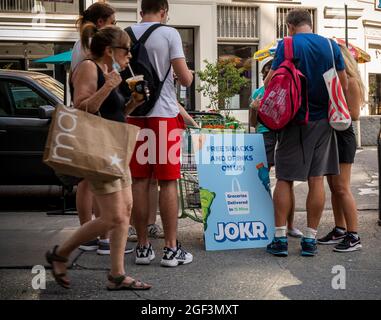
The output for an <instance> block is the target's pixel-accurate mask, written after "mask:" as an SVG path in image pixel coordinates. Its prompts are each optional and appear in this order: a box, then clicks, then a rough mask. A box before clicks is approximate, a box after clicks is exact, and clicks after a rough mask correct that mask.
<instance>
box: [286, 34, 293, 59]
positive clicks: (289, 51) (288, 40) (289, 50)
mask: <svg viewBox="0 0 381 320" xmlns="http://www.w3.org/2000/svg"><path fill="white" fill-rule="evenodd" d="M284 58H285V59H286V60H290V61H292V59H294V49H293V47H292V37H285V38H284Z"/></svg>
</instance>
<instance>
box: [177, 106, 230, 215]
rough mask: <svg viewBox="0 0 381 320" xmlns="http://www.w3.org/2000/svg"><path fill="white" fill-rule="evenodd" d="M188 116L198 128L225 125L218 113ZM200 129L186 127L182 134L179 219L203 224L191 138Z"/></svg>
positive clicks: (198, 113) (223, 119) (200, 113)
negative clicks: (188, 219)
mask: <svg viewBox="0 0 381 320" xmlns="http://www.w3.org/2000/svg"><path fill="white" fill-rule="evenodd" d="M189 114H190V115H191V116H192V117H193V119H194V120H195V121H196V122H197V124H198V125H199V126H200V128H203V127H205V126H206V127H208V126H209V125H214V126H216V125H221V126H223V125H224V123H225V118H224V117H223V116H222V115H220V114H218V113H216V114H214V113H206V112H190V113H189ZM200 128H194V127H188V128H187V129H186V130H185V132H184V136H183V141H182V147H181V153H182V154H181V161H182V162H181V178H180V179H179V198H180V206H181V208H180V212H179V217H180V218H190V219H192V220H194V221H197V222H203V214H202V208H201V196H200V186H199V182H198V176H197V166H196V160H195V153H194V148H193V144H192V136H193V135H194V134H198V133H200V130H201V129H200Z"/></svg>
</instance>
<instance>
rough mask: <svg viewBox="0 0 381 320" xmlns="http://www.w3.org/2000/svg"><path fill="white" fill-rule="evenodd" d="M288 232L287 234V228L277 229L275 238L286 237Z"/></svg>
mask: <svg viewBox="0 0 381 320" xmlns="http://www.w3.org/2000/svg"><path fill="white" fill-rule="evenodd" d="M286 232H287V227H286V226H282V227H275V237H277V238H280V237H286Z"/></svg>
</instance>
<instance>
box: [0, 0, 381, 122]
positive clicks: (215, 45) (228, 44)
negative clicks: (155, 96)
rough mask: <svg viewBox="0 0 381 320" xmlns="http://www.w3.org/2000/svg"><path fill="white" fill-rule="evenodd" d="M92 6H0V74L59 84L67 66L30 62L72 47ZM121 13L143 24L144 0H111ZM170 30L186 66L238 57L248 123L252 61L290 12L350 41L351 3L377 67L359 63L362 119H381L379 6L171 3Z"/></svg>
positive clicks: (77, 1) (79, 1) (275, 0)
mask: <svg viewBox="0 0 381 320" xmlns="http://www.w3.org/2000/svg"><path fill="white" fill-rule="evenodd" d="M93 2H96V1H95V0H62V1H58V0H57V1H52V0H50V1H37V0H0V68H4V67H10V66H11V67H15V68H24V69H29V70H38V71H42V72H46V73H49V74H51V75H53V76H55V77H56V78H58V79H59V80H61V79H60V77H61V76H62V75H61V73H62V72H61V70H60V68H61V69H62V66H61V67H60V66H55V67H54V66H49V65H36V64H35V63H34V62H33V60H35V59H37V58H40V57H44V56H47V55H50V54H57V53H60V52H63V51H66V50H68V49H70V48H71V47H72V45H73V43H74V42H75V41H76V40H77V39H78V32H77V30H76V28H75V21H76V19H77V17H78V14H79V12H80V10H81V8H83V7H84V8H85V7H87V6H89V5H90V4H92V3H93ZM107 2H108V3H110V4H111V5H112V6H114V7H115V8H116V11H117V21H118V25H119V26H121V27H123V28H124V27H127V26H128V25H131V24H132V23H136V22H137V21H139V20H140V15H139V8H140V1H139V0H112V1H107ZM169 2H170V11H169V17H170V20H169V25H171V26H173V27H176V28H177V29H178V30H179V32H180V34H181V36H182V39H183V43H184V51H185V54H186V58H187V63H188V65H189V67H190V68H191V69H193V70H196V71H197V70H200V69H202V68H203V67H204V65H205V62H204V61H205V60H208V61H210V62H212V61H216V60H217V59H218V58H221V57H223V56H226V55H228V56H231V55H232V56H235V57H238V58H239V59H240V60H241V61H242V65H243V66H244V67H245V76H246V77H247V78H248V79H249V80H250V87H249V88H246V89H244V90H242V92H241V93H240V95H237V96H236V97H233V99H232V103H231V105H232V108H234V115H235V116H236V117H237V118H239V119H240V120H242V121H244V122H246V121H247V114H248V105H249V97H250V94H251V91H252V90H253V89H255V88H256V87H258V86H259V85H261V79H260V75H259V73H258V69H259V68H258V64H257V62H256V61H253V60H252V59H251V58H252V56H253V53H254V52H255V51H256V50H258V49H260V48H263V47H264V46H266V45H268V44H270V43H272V42H274V41H276V40H277V39H281V38H283V36H285V35H286V34H287V28H286V25H285V17H286V15H287V12H288V11H289V10H291V9H292V8H295V7H296V8H306V9H308V10H309V11H310V12H311V14H312V16H313V24H314V31H315V32H317V33H319V34H321V35H324V36H327V37H336V38H342V39H344V38H345V10H344V4H347V5H348V11H347V12H348V19H347V21H348V28H347V30H348V38H349V42H351V43H352V44H354V45H356V46H358V47H360V48H362V49H363V50H365V51H366V52H368V53H369V54H370V56H371V59H372V61H371V62H369V63H366V64H361V65H359V68H360V72H361V75H362V77H363V80H364V83H365V85H366V88H367V92H366V100H367V104H366V106H365V107H364V108H363V109H362V111H361V114H362V115H364V116H365V115H377V114H381V1H380V0H346V1H344V0H334V1H332V0H319V1H316V0H261V1H254V0H241V1H234V0H218V1H215V0H169ZM197 85H198V79H197V78H196V80H195V84H194V85H193V86H192V88H189V89H187V88H182V87H180V86H179V87H178V88H177V94H178V98H179V100H181V101H182V102H183V103H184V104H185V105H186V106H187V108H188V109H196V110H204V109H206V108H207V106H208V100H207V99H206V98H205V97H202V96H201V95H200V94H198V93H197V90H196V87H197Z"/></svg>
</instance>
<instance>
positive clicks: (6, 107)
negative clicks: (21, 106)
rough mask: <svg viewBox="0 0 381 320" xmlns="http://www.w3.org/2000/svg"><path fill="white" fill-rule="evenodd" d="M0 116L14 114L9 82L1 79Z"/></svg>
mask: <svg viewBox="0 0 381 320" xmlns="http://www.w3.org/2000/svg"><path fill="white" fill-rule="evenodd" d="M0 97H1V99H0V117H8V116H11V115H12V109H11V104H10V101H9V95H8V87H7V82H6V81H3V80H0Z"/></svg>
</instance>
